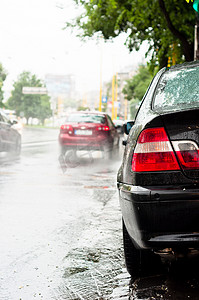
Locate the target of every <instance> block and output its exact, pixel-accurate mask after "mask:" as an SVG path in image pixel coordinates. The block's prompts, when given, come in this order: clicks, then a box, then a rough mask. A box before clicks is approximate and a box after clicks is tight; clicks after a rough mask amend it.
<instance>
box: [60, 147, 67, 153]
mask: <svg viewBox="0 0 199 300" xmlns="http://www.w3.org/2000/svg"><path fill="white" fill-rule="evenodd" d="M65 153H66V146H60V154H62V155H65Z"/></svg>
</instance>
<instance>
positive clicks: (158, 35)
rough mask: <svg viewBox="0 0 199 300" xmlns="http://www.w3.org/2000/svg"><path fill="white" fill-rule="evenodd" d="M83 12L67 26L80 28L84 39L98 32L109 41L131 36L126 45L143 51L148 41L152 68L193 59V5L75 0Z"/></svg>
mask: <svg viewBox="0 0 199 300" xmlns="http://www.w3.org/2000/svg"><path fill="white" fill-rule="evenodd" d="M74 1H75V2H76V3H77V4H78V5H82V6H83V8H84V10H83V13H82V14H81V15H80V16H78V17H77V18H76V19H75V20H74V21H73V22H71V23H67V26H72V27H77V28H79V29H80V30H79V35H80V36H81V37H83V38H84V37H92V36H93V35H94V34H95V33H99V34H101V35H103V37H104V38H105V40H107V39H110V38H114V37H116V36H118V35H119V34H120V33H122V32H125V33H127V36H128V37H127V40H126V45H127V47H128V48H129V49H130V50H133V49H135V50H139V49H140V46H141V44H142V43H143V42H144V41H148V45H149V46H148V51H147V55H150V61H151V67H152V68H154V67H155V66H156V65H158V66H159V68H161V67H163V66H165V65H167V61H168V58H169V57H170V56H172V57H175V63H180V62H182V61H184V60H185V61H191V60H193V55H194V51H193V50H194V24H195V14H194V12H193V7H192V3H191V2H190V3H187V2H185V1H177V0H155V1H151V0H145V1H143V0H74Z"/></svg>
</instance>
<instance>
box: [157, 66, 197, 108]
mask: <svg viewBox="0 0 199 300" xmlns="http://www.w3.org/2000/svg"><path fill="white" fill-rule="evenodd" d="M198 107H199V67H198V66H197V67H195V66H194V67H192V68H191V67H188V68H185V69H181V70H179V69H178V70H175V69H174V70H170V71H169V72H166V73H165V74H164V75H163V76H162V77H161V79H160V81H159V84H158V86H157V89H156V92H155V97H154V102H153V108H154V109H155V110H157V111H174V110H184V109H189V108H190V109H191V108H198Z"/></svg>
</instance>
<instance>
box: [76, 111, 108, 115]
mask: <svg viewBox="0 0 199 300" xmlns="http://www.w3.org/2000/svg"><path fill="white" fill-rule="evenodd" d="M70 114H72V115H79V114H81V115H83V114H85V115H101V116H106V115H108V114H107V113H105V112H101V111H76V112H72V113H70Z"/></svg>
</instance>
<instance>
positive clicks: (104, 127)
mask: <svg viewBox="0 0 199 300" xmlns="http://www.w3.org/2000/svg"><path fill="white" fill-rule="evenodd" d="M96 129H97V130H98V131H109V130H110V128H109V126H105V125H100V126H97V127H96Z"/></svg>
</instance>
